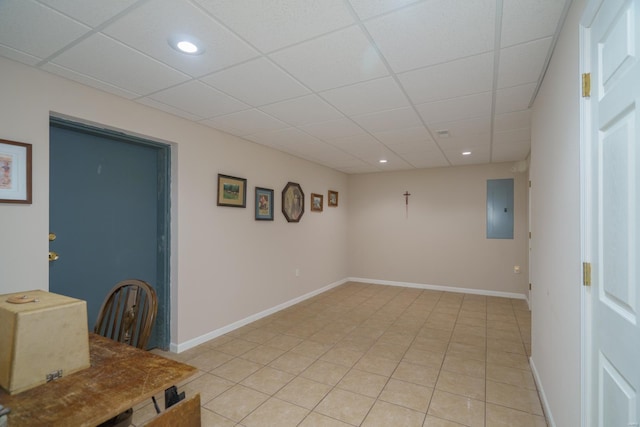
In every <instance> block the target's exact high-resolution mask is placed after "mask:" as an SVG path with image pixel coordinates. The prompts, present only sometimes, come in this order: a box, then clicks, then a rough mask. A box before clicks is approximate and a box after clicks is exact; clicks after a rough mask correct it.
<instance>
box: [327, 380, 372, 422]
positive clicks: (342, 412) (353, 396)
mask: <svg viewBox="0 0 640 427" xmlns="http://www.w3.org/2000/svg"><path fill="white" fill-rule="evenodd" d="M374 402H375V399H372V398H370V397H366V396H363V395H361V394H357V393H352V392H350V391H346V390H340V389H333V390H332V391H331V392H330V393H329V394H328V395H327V396H326V397H325V398H324V399H323V400H322V401H321V402H320V403H319V404H318V406H316V408H315V412H318V413H321V414H323V415H327V416H329V417H331V418H335V419H337V420H340V421H344V422H346V423H349V424H353V425H360V423H362V420H364V417H365V416H366V415H367V413H368V412H369V410H370V409H371V407H372V406H373V403H374Z"/></svg>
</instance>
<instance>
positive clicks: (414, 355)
mask: <svg viewBox="0 0 640 427" xmlns="http://www.w3.org/2000/svg"><path fill="white" fill-rule="evenodd" d="M443 360H444V352H433V351H425V350H419V349H417V348H409V350H407V352H406V353H405V354H404V358H403V359H402V361H403V362H409V363H415V364H416V365H424V366H431V367H433V368H438V369H440V367H441V366H442V361H443Z"/></svg>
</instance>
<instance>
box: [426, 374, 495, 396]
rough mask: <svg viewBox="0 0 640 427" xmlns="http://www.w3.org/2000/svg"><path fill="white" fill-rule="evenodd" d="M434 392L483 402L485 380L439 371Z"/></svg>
mask: <svg viewBox="0 0 640 427" xmlns="http://www.w3.org/2000/svg"><path fill="white" fill-rule="evenodd" d="M436 390H442V391H446V392H449V393H454V394H458V395H461V396H465V397H470V398H472V399H476V400H482V401H484V397H485V380H484V378H477V377H470V376H469V375H464V374H459V373H456V372H448V371H441V372H440V375H439V376H438V382H437V383H436Z"/></svg>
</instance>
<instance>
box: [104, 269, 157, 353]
mask: <svg viewBox="0 0 640 427" xmlns="http://www.w3.org/2000/svg"><path fill="white" fill-rule="evenodd" d="M157 313H158V297H157V295H156V291H155V290H154V289H153V288H152V287H151V286H150V285H149V284H148V283H147V282H144V281H142V280H136V279H129V280H123V281H122V282H120V283H118V284H117V285H116V286H114V287H113V289H111V291H110V292H109V295H108V296H107V298H106V299H105V301H104V302H103V303H102V307H100V311H99V313H98V320H97V321H96V325H95V328H94V332H95V333H96V334H99V335H102V336H104V337H107V338H110V339H112V340H114V341H119V342H122V343H125V344H129V345H132V346H134V347H138V348H141V349H143V350H144V349H146V347H147V343H148V342H149V337H150V336H151V329H152V328H153V323H154V321H155V319H156V314H157Z"/></svg>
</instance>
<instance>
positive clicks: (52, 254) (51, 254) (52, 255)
mask: <svg viewBox="0 0 640 427" xmlns="http://www.w3.org/2000/svg"><path fill="white" fill-rule="evenodd" d="M58 258H60V255H58V254H57V253H56V252H53V251H49V262H52V261H57V260H58Z"/></svg>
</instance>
